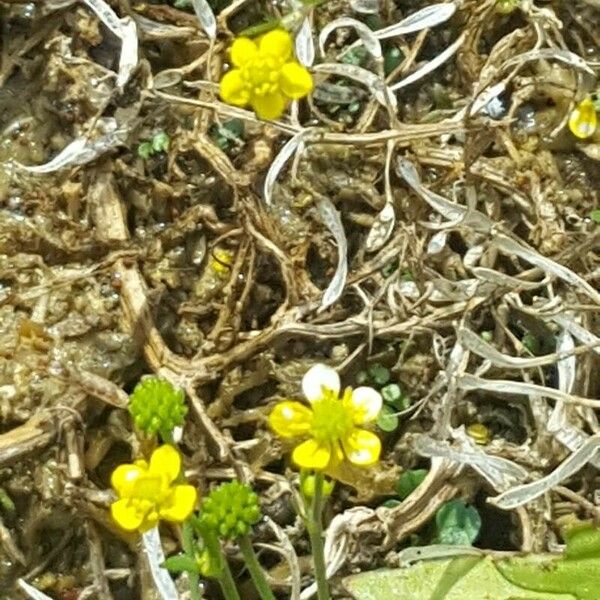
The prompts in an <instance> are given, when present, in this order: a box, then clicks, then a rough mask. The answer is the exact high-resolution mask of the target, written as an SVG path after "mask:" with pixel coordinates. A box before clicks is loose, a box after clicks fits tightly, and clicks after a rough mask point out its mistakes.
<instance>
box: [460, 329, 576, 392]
mask: <svg viewBox="0 0 600 600" xmlns="http://www.w3.org/2000/svg"><path fill="white" fill-rule="evenodd" d="M458 338H459V339H460V341H461V343H462V344H463V345H464V346H465V348H468V349H469V350H470V351H471V352H474V353H475V354H477V356H481V358H484V359H485V360H489V361H490V363H491V364H493V365H494V366H497V367H507V368H509V369H531V368H533V367H541V366H544V365H553V364H554V363H556V362H557V360H559V358H560V356H562V353H553V354H548V355H547V356H534V357H531V358H521V357H520V356H509V355H508V354H503V353H502V352H500V351H499V350H497V349H496V348H494V346H492V345H491V344H488V342H486V341H485V340H484V339H483V338H482V337H481V336H479V335H477V334H476V333H475V332H474V331H471V330H470V329H467V328H466V327H460V328H459V330H458ZM566 354H570V356H568V358H565V359H564V360H571V359H573V360H574V359H575V357H574V356H573V355H572V350H571V352H570V353H566ZM560 362H562V361H559V363H560ZM562 391H563V392H564V391H565V390H562ZM565 393H567V394H570V393H571V392H570V391H569V392H565Z"/></svg>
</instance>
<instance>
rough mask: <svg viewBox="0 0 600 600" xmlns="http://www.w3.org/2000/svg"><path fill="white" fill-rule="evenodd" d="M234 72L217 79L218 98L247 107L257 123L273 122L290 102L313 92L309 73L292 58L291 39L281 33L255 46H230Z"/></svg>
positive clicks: (245, 41) (245, 42) (244, 42)
mask: <svg viewBox="0 0 600 600" xmlns="http://www.w3.org/2000/svg"><path fill="white" fill-rule="evenodd" d="M230 56H231V62H232V63H233V65H234V67H236V68H234V69H232V70H231V71H229V72H228V73H225V75H223V78H222V79H221V98H223V100H224V101H225V102H227V104H233V105H234V106H248V105H250V106H251V107H252V108H253V109H254V110H255V111H256V114H257V115H258V116H259V117H260V118H261V119H277V118H278V117H280V116H281V115H282V114H283V111H284V110H285V108H286V106H287V103H288V101H289V100H290V99H293V100H297V99H299V98H303V97H304V96H306V95H307V94H309V93H310V92H311V90H312V89H313V80H312V77H311V75H310V73H309V72H308V71H307V70H306V69H305V68H304V67H303V66H302V65H300V64H299V63H298V62H297V61H296V60H294V58H293V56H292V37H291V36H290V34H289V33H288V32H287V31H284V30H283V29H275V30H274V31H270V32H269V33H267V34H265V35H264V36H262V37H261V38H259V39H258V43H255V42H254V41H252V40H251V39H249V38H246V37H239V38H237V39H236V40H235V41H234V42H233V45H232V46H231V50H230Z"/></svg>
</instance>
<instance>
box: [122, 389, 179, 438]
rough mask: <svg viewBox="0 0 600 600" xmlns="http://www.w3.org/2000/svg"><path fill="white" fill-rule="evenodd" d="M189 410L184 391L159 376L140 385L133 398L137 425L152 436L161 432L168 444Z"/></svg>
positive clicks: (132, 403) (132, 413)
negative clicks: (174, 430) (175, 428)
mask: <svg viewBox="0 0 600 600" xmlns="http://www.w3.org/2000/svg"><path fill="white" fill-rule="evenodd" d="M187 410H188V409H187V406H186V405H185V395H184V393H183V390H178V389H175V388H174V387H173V386H172V385H171V384H170V383H169V382H168V381H165V380H164V379H159V378H158V377H148V378H146V379H144V380H143V381H141V382H140V383H138V384H137V385H136V386H135V389H134V390H133V393H132V394H131V396H130V398H129V413H130V414H131V416H132V418H133V421H134V423H135V426H136V427H137V428H138V429H139V430H140V431H143V432H144V433H147V434H149V435H154V434H156V433H160V435H161V437H162V438H163V440H164V441H165V442H168V441H170V440H171V433H172V431H173V428H174V427H180V426H181V425H183V422H184V419H185V416H186V414H187Z"/></svg>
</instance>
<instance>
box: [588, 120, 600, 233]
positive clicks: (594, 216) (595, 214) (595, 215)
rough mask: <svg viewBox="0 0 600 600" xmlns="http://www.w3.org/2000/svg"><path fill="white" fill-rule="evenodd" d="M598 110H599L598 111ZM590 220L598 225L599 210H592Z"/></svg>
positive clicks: (599, 221)
mask: <svg viewBox="0 0 600 600" xmlns="http://www.w3.org/2000/svg"><path fill="white" fill-rule="evenodd" d="M598 110H600V109H598ZM590 219H591V220H592V221H594V223H600V209H599V210H593V211H592V212H591V213H590Z"/></svg>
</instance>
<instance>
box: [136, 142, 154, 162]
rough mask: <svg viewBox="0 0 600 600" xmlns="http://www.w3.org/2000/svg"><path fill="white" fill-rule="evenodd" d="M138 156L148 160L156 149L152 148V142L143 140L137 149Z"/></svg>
mask: <svg viewBox="0 0 600 600" xmlns="http://www.w3.org/2000/svg"><path fill="white" fill-rule="evenodd" d="M137 153H138V156H139V157H140V158H143V159H144V160H148V159H149V158H150V157H151V156H152V155H153V154H154V150H153V149H152V143H151V142H142V143H141V144H140V145H139V146H138V149H137Z"/></svg>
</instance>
